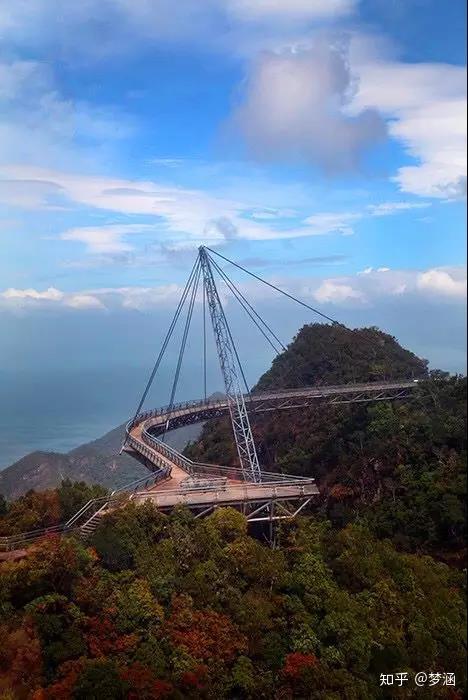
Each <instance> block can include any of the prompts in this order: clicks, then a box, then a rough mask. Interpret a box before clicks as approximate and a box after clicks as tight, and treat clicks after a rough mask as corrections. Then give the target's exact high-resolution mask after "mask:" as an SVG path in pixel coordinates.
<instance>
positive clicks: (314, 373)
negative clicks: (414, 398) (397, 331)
mask: <svg viewBox="0 0 468 700" xmlns="http://www.w3.org/2000/svg"><path fill="white" fill-rule="evenodd" d="M425 376H427V361H426V360H421V359H419V357H416V355H414V354H413V353H412V352H410V351H409V350H405V349H404V348H402V347H401V345H399V344H398V342H397V341H396V340H395V338H393V337H392V336H391V335H388V334H387V333H383V332H382V331H380V330H379V329H378V328H357V329H355V330H350V329H349V328H346V327H345V326H341V325H339V324H335V325H329V324H323V323H313V324H310V325H307V326H303V327H302V328H301V330H300V331H299V333H298V334H297V336H296V337H295V338H294V340H293V341H292V343H290V345H288V347H287V349H286V350H285V352H283V353H281V354H280V355H278V356H277V357H276V358H275V359H274V360H273V363H272V366H271V369H269V370H268V371H267V372H265V374H264V375H263V376H262V377H261V378H260V380H259V381H258V384H257V386H256V387H255V388H256V389H257V390H259V391H263V390H266V389H273V390H274V389H285V388H290V387H298V386H315V385H317V386H318V385H320V384H347V383H350V382H375V381H379V380H382V381H387V380H390V379H405V378H407V379H413V378H419V377H425Z"/></svg>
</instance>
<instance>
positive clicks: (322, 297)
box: [313, 280, 364, 304]
mask: <svg viewBox="0 0 468 700" xmlns="http://www.w3.org/2000/svg"><path fill="white" fill-rule="evenodd" d="M313 297H314V299H316V300H317V301H319V302H320V303H321V304H342V303H343V302H345V301H348V300H350V299H356V300H361V301H363V300H364V295H363V294H362V292H360V291H359V290H357V289H354V288H353V287H352V286H351V285H349V284H342V283H340V282H335V281H333V280H326V281H325V282H322V284H321V285H320V287H319V288H318V289H317V290H316V291H315V292H314V293H313Z"/></svg>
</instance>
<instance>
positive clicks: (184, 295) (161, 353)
mask: <svg viewBox="0 0 468 700" xmlns="http://www.w3.org/2000/svg"><path fill="white" fill-rule="evenodd" d="M197 262H198V258H197V260H195V262H194V264H193V267H192V270H191V272H190V275H189V278H188V280H187V282H186V284H185V287H184V290H183V292H182V295H181V297H180V299H179V303H178V305H177V309H176V311H175V314H174V316H173V318H172V321H171V324H170V326H169V330H168V331H167V333H166V337H165V338H164V342H163V344H162V347H161V350H160V351H159V355H158V357H157V360H156V362H155V364H154V367H153V369H152V372H151V374H150V377H149V379H148V382H147V384H146V387H145V390H144V392H143V395H142V397H141V399H140V403H139V404H138V407H137V409H136V411H135V415H134V416H133V419H132V423H133V422H134V421H135V419H136V417H137V416H138V414H139V413H140V411H141V407H142V406H143V404H144V402H145V399H146V397H147V395H148V392H149V390H150V388H151V385H152V383H153V380H154V377H155V376H156V372H157V371H158V369H159V365H160V364H161V360H162V358H163V356H164V353H165V351H166V348H167V345H168V343H169V341H170V339H171V336H172V333H173V332H174V328H175V326H176V324H177V321H178V319H179V316H180V314H181V311H182V307H183V306H184V303H185V300H186V298H187V294H188V292H189V289H190V286H191V284H192V282H193V277H194V274H195V269H196V267H197ZM127 438H128V435H126V437H125V441H124V445H125V444H126V442H127Z"/></svg>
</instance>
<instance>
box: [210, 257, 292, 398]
mask: <svg viewBox="0 0 468 700" xmlns="http://www.w3.org/2000/svg"><path fill="white" fill-rule="evenodd" d="M209 258H210V261H211V262H212V264H213V266H214V267H215V268H216V270H217V272H218V273H219V274H220V275H221V277H222V278H223V279H224V281H225V283H226V285H227V286H228V287H229V288H230V289H231V292H232V293H233V295H234V297H235V298H236V299H237V301H238V302H239V303H240V304H241V306H242V307H243V308H244V310H245V312H246V313H247V314H248V316H249V317H250V319H251V320H252V321H253V323H254V324H255V325H256V326H257V328H258V329H259V331H260V332H261V334H262V335H263V337H264V338H265V339H266V340H267V341H268V343H269V344H270V346H271V347H272V348H273V350H274V351H275V353H276V355H277V356H279V355H280V350H278V348H277V347H276V346H275V345H274V344H273V342H272V340H271V339H270V338H269V337H268V336H267V335H266V333H265V332H264V331H263V329H262V328H261V327H260V326H259V324H258V323H257V322H256V320H255V318H254V317H253V316H252V314H251V313H249V309H248V308H246V306H244V304H243V301H244V302H245V304H246V305H247V306H248V307H249V308H250V310H251V311H252V313H253V314H255V316H256V317H257V318H258V319H259V320H260V321H261V323H263V325H264V326H265V328H266V329H267V330H268V331H269V332H270V333H271V335H272V336H273V337H274V338H275V340H276V341H277V342H278V343H279V345H280V346H281V348H282V349H283V351H284V352H286V351H287V347H286V346H285V345H284V343H283V342H282V341H281V340H280V338H278V336H277V335H276V334H275V333H274V332H273V330H272V329H271V328H270V326H269V325H268V324H267V322H266V321H265V320H264V319H263V318H262V317H261V316H260V314H259V313H258V312H257V311H256V310H255V309H254V307H253V306H252V304H250V303H249V301H248V300H247V299H246V297H245V296H244V295H243V294H242V292H241V291H240V289H239V288H238V287H236V285H235V284H234V282H233V281H232V280H231V279H230V277H228V275H227V274H226V273H225V272H224V270H222V269H221V267H220V266H219V265H218V264H217V262H216V261H215V260H213V258H212V257H211V256H209ZM236 292H237V294H238V295H239V296H237V295H236ZM239 297H241V298H242V300H243V301H242V300H241V299H240V298H239ZM288 374H290V375H293V376H294V379H295V381H296V382H297V386H300V385H301V379H300V377H299V375H298V373H297V371H296V368H295V366H294V365H292V366H291V367H290V368H289V370H288Z"/></svg>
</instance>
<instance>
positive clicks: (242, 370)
mask: <svg viewBox="0 0 468 700" xmlns="http://www.w3.org/2000/svg"><path fill="white" fill-rule="evenodd" d="M210 260H211V259H209V263H210ZM219 308H220V309H221V313H222V314H223V318H224V322H225V324H226V329H227V332H228V335H229V339H230V341H231V345H232V348H233V350H234V354H235V356H236V360H237V364H238V366H239V369H240V373H241V376H242V381H243V383H244V386H245V390H246V393H247V394H250V388H249V385H248V384H247V379H246V378H245V374H244V368H243V367H242V362H241V361H240V357H239V353H238V352H237V348H236V344H235V342H234V338H233V337H232V333H231V327H230V326H229V323H228V320H227V317H226V313H225V311H224V308H223V305H222V303H221V299H220V300H219Z"/></svg>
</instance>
